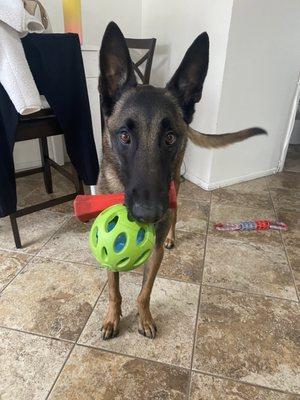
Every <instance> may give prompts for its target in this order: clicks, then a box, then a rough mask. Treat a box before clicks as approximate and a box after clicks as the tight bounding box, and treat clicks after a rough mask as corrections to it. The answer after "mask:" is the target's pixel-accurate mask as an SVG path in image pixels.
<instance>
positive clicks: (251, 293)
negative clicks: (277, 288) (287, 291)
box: [202, 283, 298, 304]
mask: <svg viewBox="0 0 300 400" xmlns="http://www.w3.org/2000/svg"><path fill="white" fill-rule="evenodd" d="M202 286H203V287H207V288H213V289H220V290H225V291H231V292H238V293H244V294H247V295H249V296H254V297H260V298H262V299H263V298H265V297H266V298H268V299H271V300H272V299H274V300H282V301H288V302H290V303H296V304H298V299H297V300H292V299H287V298H285V297H278V296H272V295H270V294H264V293H255V292H248V291H246V290H241V289H234V288H229V287H224V286H218V285H214V284H210V283H202Z"/></svg>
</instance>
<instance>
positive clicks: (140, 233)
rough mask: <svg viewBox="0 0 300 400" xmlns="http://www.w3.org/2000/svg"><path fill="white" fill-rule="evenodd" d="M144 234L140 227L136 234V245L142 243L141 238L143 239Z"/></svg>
mask: <svg viewBox="0 0 300 400" xmlns="http://www.w3.org/2000/svg"><path fill="white" fill-rule="evenodd" d="M145 235H146V232H145V229H144V228H140V230H139V231H138V234H137V235H136V244H137V245H138V246H139V245H141V244H142V242H143V240H144V239H145Z"/></svg>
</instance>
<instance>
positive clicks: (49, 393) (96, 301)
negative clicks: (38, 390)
mask: <svg viewBox="0 0 300 400" xmlns="http://www.w3.org/2000/svg"><path fill="white" fill-rule="evenodd" d="M106 285H107V281H106V282H105V283H104V285H103V287H102V289H101V290H100V294H99V295H98V297H97V299H96V300H95V303H94V305H93V307H92V310H91V312H90V314H89V316H88V317H87V319H86V321H85V323H84V325H83V327H82V329H81V331H80V333H79V334H78V337H77V339H76V340H75V342H74V344H73V346H72V348H71V349H70V351H69V353H68V354H67V357H66V359H65V361H64V362H63V364H62V366H61V368H60V370H59V371H58V373H57V376H56V378H55V379H54V381H53V383H52V385H51V388H50V390H49V392H48V394H47V396H46V398H45V400H47V399H48V398H49V396H50V395H51V392H52V390H53V389H54V387H55V385H56V382H57V381H58V379H59V377H60V375H61V373H62V371H63V369H64V367H65V365H66V363H67V362H68V360H69V358H70V356H71V354H72V352H73V350H74V348H75V346H76V345H77V344H78V340H79V338H80V336H81V334H82V332H83V331H84V329H85V327H86V325H87V323H88V321H89V319H90V317H91V315H92V313H93V312H94V310H95V308H96V305H97V304H98V300H99V299H100V296H101V295H102V293H103V292H104V289H105V287H106Z"/></svg>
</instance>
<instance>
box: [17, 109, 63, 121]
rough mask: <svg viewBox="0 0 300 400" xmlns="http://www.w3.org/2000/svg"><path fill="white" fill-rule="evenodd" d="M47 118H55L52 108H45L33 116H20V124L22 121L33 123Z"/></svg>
mask: <svg viewBox="0 0 300 400" xmlns="http://www.w3.org/2000/svg"><path fill="white" fill-rule="evenodd" d="M47 118H55V114H54V112H53V110H52V108H45V109H43V110H40V111H37V112H35V113H33V114H27V115H20V122H22V121H35V120H41V119H47Z"/></svg>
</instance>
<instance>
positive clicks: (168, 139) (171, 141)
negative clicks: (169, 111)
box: [165, 132, 177, 146]
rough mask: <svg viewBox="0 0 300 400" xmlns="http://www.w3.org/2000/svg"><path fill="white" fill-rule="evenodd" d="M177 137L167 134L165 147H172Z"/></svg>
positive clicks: (170, 133) (171, 133)
mask: <svg viewBox="0 0 300 400" xmlns="http://www.w3.org/2000/svg"><path fill="white" fill-rule="evenodd" d="M176 139H177V137H176V136H175V135H174V133H173V132H167V134H166V137H165V143H166V145H167V146H172V144H174V143H175V142H176Z"/></svg>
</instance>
